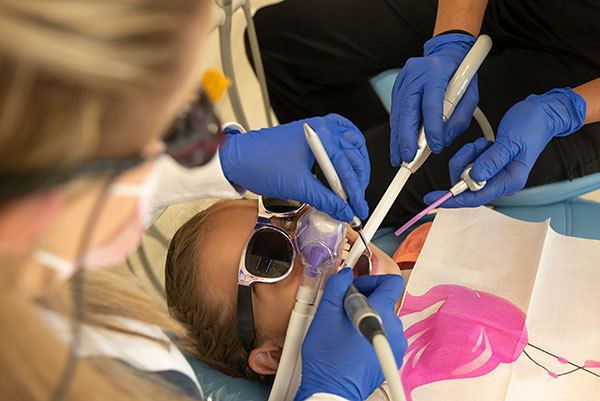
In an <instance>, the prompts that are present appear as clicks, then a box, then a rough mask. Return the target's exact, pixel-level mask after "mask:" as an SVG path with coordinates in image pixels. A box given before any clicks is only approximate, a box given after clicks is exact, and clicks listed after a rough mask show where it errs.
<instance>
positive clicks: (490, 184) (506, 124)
mask: <svg viewBox="0 0 600 401" xmlns="http://www.w3.org/2000/svg"><path fill="white" fill-rule="evenodd" d="M585 113H586V104H585V100H584V99H583V98H582V97H581V96H580V95H579V94H578V93H577V92H575V91H573V90H572V89H570V88H563V89H553V90H551V91H549V92H547V93H544V94H543V95H530V96H528V97H527V98H526V99H525V100H522V101H520V102H519V103H517V104H515V105H514V106H513V107H511V108H510V109H509V110H508V112H506V114H505V115H504V117H503V118H502V121H500V126H499V128H498V134H497V135H496V142H495V143H493V144H491V145H490V146H488V143H487V141H486V140H485V139H479V140H477V141H475V142H473V143H470V144H466V145H465V146H464V147H463V148H462V149H460V150H459V151H458V152H457V153H456V155H454V157H453V158H452V159H451V160H450V178H451V180H452V183H453V184H454V183H456V182H457V181H458V180H459V179H460V174H461V172H462V171H463V169H464V168H465V167H466V166H467V165H468V164H469V163H471V162H473V160H475V162H474V163H473V169H472V170H471V178H473V179H474V180H476V181H487V184H486V186H485V187H484V188H483V189H482V190H481V191H478V192H471V191H465V192H464V193H462V194H461V195H459V196H456V197H454V198H452V199H449V200H448V201H446V202H445V203H444V205H443V207H475V206H480V205H484V204H486V203H489V202H491V201H493V200H494V199H496V198H497V197H499V196H505V195H512V194H514V193H515V192H517V191H519V190H521V189H523V187H524V186H525V184H526V183H527V177H528V176H529V172H530V171H531V169H532V168H533V165H534V164H535V161H536V160H537V158H538V156H539V155H540V153H542V151H543V150H544V148H545V147H546V145H547V144H548V142H550V140H551V139H552V138H554V137H555V136H565V135H569V134H570V133H572V132H574V131H577V130H578V129H580V128H581V127H582V125H583V121H584V120H585ZM556 162H557V163H558V160H557V161H556ZM444 193H445V192H444V191H435V192H430V193H429V194H427V195H426V196H425V202H426V203H433V202H434V201H435V200H436V199H438V198H439V197H440V196H441V195H443V194H444Z"/></svg>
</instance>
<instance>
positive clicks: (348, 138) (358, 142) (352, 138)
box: [342, 127, 371, 187]
mask: <svg viewBox="0 0 600 401" xmlns="http://www.w3.org/2000/svg"><path fill="white" fill-rule="evenodd" d="M354 128H355V129H356V130H354V129H352V130H347V131H344V134H343V136H342V144H343V145H344V146H345V145H346V144H348V143H349V144H351V145H352V146H353V147H354V148H356V149H357V150H358V151H359V152H360V154H361V156H362V159H363V160H365V162H366V165H367V167H368V169H367V172H368V174H367V176H366V177H365V178H366V181H365V182H364V183H363V184H364V186H365V187H366V186H367V185H369V179H370V177H371V163H370V161H369V151H368V149H367V141H366V139H365V137H364V136H363V134H362V133H361V132H360V131H359V130H358V128H356V127H354Z"/></svg>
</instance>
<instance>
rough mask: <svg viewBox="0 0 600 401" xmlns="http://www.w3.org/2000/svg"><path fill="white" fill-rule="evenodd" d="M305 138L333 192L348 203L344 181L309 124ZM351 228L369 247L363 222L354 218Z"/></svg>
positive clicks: (305, 131) (305, 129)
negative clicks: (363, 229) (363, 231)
mask: <svg viewBox="0 0 600 401" xmlns="http://www.w3.org/2000/svg"><path fill="white" fill-rule="evenodd" d="M304 137H305V138H306V142H308V146H310V149H311V150H312V152H313V155H314V156H315V159H316V160H317V164H318V165H319V167H320V168H321V171H322V172H323V175H324V176H325V179H326V180H327V183H328V184H329V187H330V188H331V190H332V191H333V192H334V193H335V194H336V195H337V196H339V197H340V198H342V200H344V202H348V195H346V191H344V187H343V186H342V181H341V180H340V177H339V176H338V174H337V172H336V171H335V167H333V163H331V160H330V159H329V156H328V155H327V151H326V150H325V147H324V146H323V142H321V139H319V135H317V133H316V132H315V130H314V129H312V127H311V126H310V125H308V124H307V123H304ZM350 227H352V228H353V229H355V230H356V231H357V232H358V235H359V237H360V238H361V240H362V241H363V243H364V245H365V247H366V246H367V241H366V240H365V237H364V236H363V234H362V222H361V221H360V219H359V218H358V217H357V216H353V217H352V221H351V222H350Z"/></svg>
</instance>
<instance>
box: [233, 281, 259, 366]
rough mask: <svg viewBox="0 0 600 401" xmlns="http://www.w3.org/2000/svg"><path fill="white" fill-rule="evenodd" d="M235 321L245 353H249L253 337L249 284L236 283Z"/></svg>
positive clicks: (252, 344)
mask: <svg viewBox="0 0 600 401" xmlns="http://www.w3.org/2000/svg"><path fill="white" fill-rule="evenodd" d="M237 323H238V334H239V335H240V339H241V340H242V346H243V347H244V350H245V351H246V353H247V354H248V355H250V351H252V348H253V346H254V339H255V331H254V317H253V315H252V290H251V289H250V286H245V285H238V298H237Z"/></svg>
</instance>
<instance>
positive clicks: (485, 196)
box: [428, 160, 529, 208]
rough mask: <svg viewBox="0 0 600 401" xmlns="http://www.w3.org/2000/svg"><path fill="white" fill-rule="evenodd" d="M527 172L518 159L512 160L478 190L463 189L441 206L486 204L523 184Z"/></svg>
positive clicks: (510, 193)
mask: <svg viewBox="0 0 600 401" xmlns="http://www.w3.org/2000/svg"><path fill="white" fill-rule="evenodd" d="M528 173H529V171H528V170H527V166H525V165H524V164H523V163H522V162H520V161H518V160H514V161H512V162H511V163H509V165H508V166H506V168H504V169H502V170H501V171H500V172H499V173H498V174H496V175H495V176H494V177H492V178H490V179H489V180H488V181H487V183H486V185H485V187H483V189H481V190H480V191H477V192H472V191H465V192H463V193H462V194H460V195H458V196H455V197H453V198H451V199H449V200H448V201H446V202H444V204H443V205H442V207H444V208H457V207H477V206H481V205H485V204H488V203H490V202H492V201H494V200H495V199H496V198H498V197H500V196H509V195H512V194H514V193H515V192H517V191H519V190H521V189H522V188H523V187H524V186H525V183H526V182H527V175H528ZM428 195H429V194H428Z"/></svg>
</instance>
